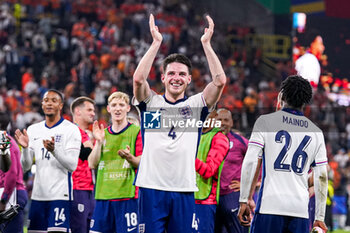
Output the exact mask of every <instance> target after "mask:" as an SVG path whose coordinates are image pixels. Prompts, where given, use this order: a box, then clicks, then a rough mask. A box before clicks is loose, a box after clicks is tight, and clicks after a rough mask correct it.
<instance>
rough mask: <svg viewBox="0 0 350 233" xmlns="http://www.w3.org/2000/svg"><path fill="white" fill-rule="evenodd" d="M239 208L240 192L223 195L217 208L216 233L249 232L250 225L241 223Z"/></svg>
mask: <svg viewBox="0 0 350 233" xmlns="http://www.w3.org/2000/svg"><path fill="white" fill-rule="evenodd" d="M238 210H239V192H232V193H229V194H226V195H221V196H220V198H219V205H218V207H217V208H216V218H215V233H223V232H225V233H226V232H227V233H248V232H249V227H243V226H242V225H241V224H240V223H239V220H238V217H237V215H238ZM270 233H271V232H270Z"/></svg>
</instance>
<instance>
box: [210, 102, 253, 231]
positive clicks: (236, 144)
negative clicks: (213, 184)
mask: <svg viewBox="0 0 350 233" xmlns="http://www.w3.org/2000/svg"><path fill="white" fill-rule="evenodd" d="M216 119H217V120H218V121H221V129H222V131H223V133H224V134H225V135H226V136H227V138H228V139H229V143H230V149H229V151H228V154H227V156H226V157H225V160H224V165H223V168H222V172H221V176H220V198H219V205H218V207H217V212H216V222H215V232H216V233H222V232H228V233H248V231H249V227H245V226H241V225H240V223H239V220H238V218H237V214H238V208H239V194H240V186H241V184H240V180H241V168H242V163H243V159H244V156H245V153H246V151H247V148H248V140H247V139H246V138H245V137H243V136H241V135H239V134H237V133H234V132H233V131H232V127H233V119H232V114H231V112H230V111H229V110H227V109H224V108H221V109H218V116H217V118H216Z"/></svg>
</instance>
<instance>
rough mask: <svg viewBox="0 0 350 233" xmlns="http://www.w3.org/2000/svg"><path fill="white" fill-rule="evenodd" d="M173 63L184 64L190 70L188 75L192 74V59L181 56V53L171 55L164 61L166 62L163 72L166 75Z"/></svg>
mask: <svg viewBox="0 0 350 233" xmlns="http://www.w3.org/2000/svg"><path fill="white" fill-rule="evenodd" d="M173 62H178V63H182V64H184V65H186V66H187V68H188V73H189V74H191V72H192V63H191V61H190V59H189V58H188V57H186V56H185V55H183V54H179V53H173V54H170V55H169V56H167V57H166V58H165V59H164V61H163V72H164V73H165V70H166V68H167V66H168V65H169V64H170V63H173Z"/></svg>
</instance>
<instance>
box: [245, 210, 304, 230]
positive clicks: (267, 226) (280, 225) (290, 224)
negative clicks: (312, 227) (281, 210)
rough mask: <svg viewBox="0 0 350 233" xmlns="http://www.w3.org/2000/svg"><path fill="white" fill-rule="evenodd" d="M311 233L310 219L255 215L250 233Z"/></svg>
mask: <svg viewBox="0 0 350 233" xmlns="http://www.w3.org/2000/svg"><path fill="white" fill-rule="evenodd" d="M271 232H273V233H309V232H310V231H309V219H307V218H297V217H291V216H281V215H272V214H258V213H257V214H255V216H254V218H253V222H252V226H251V229H250V233H271Z"/></svg>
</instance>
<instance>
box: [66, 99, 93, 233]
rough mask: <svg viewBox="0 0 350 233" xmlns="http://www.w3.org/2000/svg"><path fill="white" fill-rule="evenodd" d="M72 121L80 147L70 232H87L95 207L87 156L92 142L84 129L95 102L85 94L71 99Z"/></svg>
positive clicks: (90, 118)
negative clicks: (79, 136)
mask: <svg viewBox="0 0 350 233" xmlns="http://www.w3.org/2000/svg"><path fill="white" fill-rule="evenodd" d="M71 112H72V115H73V122H74V123H75V124H76V125H77V126H78V127H79V131H80V134H81V140H82V141H81V149H80V154H79V162H78V166H77V169H76V170H75V171H74V172H73V176H72V177H73V202H72V210H71V224H70V225H71V230H72V233H87V232H89V230H90V222H91V218H92V214H93V213H94V209H95V198H94V193H93V190H94V184H93V178H92V172H91V169H90V167H89V163H88V156H89V154H90V153H91V151H92V148H93V144H92V142H91V141H90V138H89V136H88V134H87V133H86V130H88V128H89V125H91V124H92V123H93V122H94V117H95V102H94V101H93V100H92V99H90V98H89V97H86V96H81V97H78V98H76V99H75V100H73V102H72V104H71Z"/></svg>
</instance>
